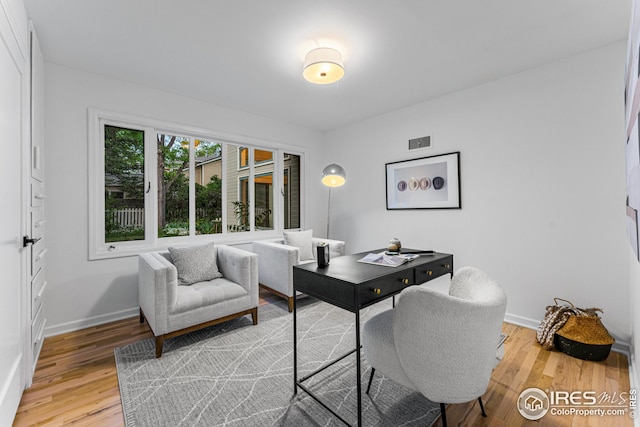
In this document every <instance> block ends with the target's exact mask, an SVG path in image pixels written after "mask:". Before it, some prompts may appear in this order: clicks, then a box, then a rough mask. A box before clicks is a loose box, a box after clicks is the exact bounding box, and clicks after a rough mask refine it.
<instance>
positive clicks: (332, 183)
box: [322, 163, 347, 187]
mask: <svg viewBox="0 0 640 427" xmlns="http://www.w3.org/2000/svg"><path fill="white" fill-rule="evenodd" d="M345 182H347V173H346V172H345V171H344V169H343V168H342V166H340V165H336V164H335V163H332V164H330V165H329V166H327V167H326V168H324V169H323V170H322V183H323V184H324V185H326V186H327V187H341V186H343V185H344V183H345Z"/></svg>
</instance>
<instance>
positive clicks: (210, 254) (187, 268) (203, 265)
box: [169, 243, 222, 285]
mask: <svg viewBox="0 0 640 427" xmlns="http://www.w3.org/2000/svg"><path fill="white" fill-rule="evenodd" d="M169 253H170V254H171V260H172V261H173V265H175V266H176V269H177V270H178V284H180V285H191V284H192V283H196V282H204V281H206V280H213V279H217V278H219V277H222V273H220V271H219V270H218V265H217V264H216V249H215V248H214V246H213V243H208V244H206V245H203V246H192V247H188V248H169Z"/></svg>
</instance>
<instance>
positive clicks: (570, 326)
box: [553, 314, 615, 361]
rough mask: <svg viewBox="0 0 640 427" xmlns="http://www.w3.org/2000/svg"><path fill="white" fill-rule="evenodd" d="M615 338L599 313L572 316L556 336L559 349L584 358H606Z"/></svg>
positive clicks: (555, 341) (555, 342)
mask: <svg viewBox="0 0 640 427" xmlns="http://www.w3.org/2000/svg"><path fill="white" fill-rule="evenodd" d="M614 342H615V340H614V339H613V337H612V336H611V335H610V334H609V331H607V328H605V326H604V325H603V324H602V321H601V320H600V317H599V316H598V315H597V314H594V315H593V316H571V317H569V319H568V320H567V322H566V323H565V324H564V326H563V327H562V328H560V329H559V330H558V331H557V332H556V334H555V337H554V341H553V343H554V345H555V346H556V348H557V349H558V350H560V351H561V352H563V353H566V354H568V355H570V356H573V357H576V358H578V359H582V360H596V361H599V360H604V359H606V358H607V357H609V352H610V351H611V346H612V345H613V343H614Z"/></svg>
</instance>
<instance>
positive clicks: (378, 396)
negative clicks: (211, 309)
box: [115, 297, 440, 427]
mask: <svg viewBox="0 0 640 427" xmlns="http://www.w3.org/2000/svg"><path fill="white" fill-rule="evenodd" d="M390 304H391V302H390V301H384V302H382V303H379V304H378V305H376V306H373V307H370V308H368V309H366V310H363V311H361V324H364V321H365V320H366V319H367V318H369V317H371V316H372V315H373V314H375V313H377V312H380V311H382V310H385V309H388V308H390ZM298 343H299V344H298V349H299V351H298V372H299V373H298V375H299V378H300V377H303V376H304V375H305V374H307V373H309V372H312V371H314V370H315V369H317V368H319V367H321V366H323V365H324V364H326V362H327V361H330V360H333V359H335V358H336V357H337V356H340V355H342V354H344V353H346V352H347V351H349V350H350V349H353V348H355V333H354V315H353V314H352V313H349V312H347V311H344V310H341V309H339V308H336V307H333V306H331V305H329V304H326V303H323V302H320V301H317V300H315V299H313V298H310V297H307V298H302V299H299V300H298ZM115 357H116V366H117V371H118V381H119V383H120V395H121V398H122V406H123V411H124V417H125V423H126V425H127V427H142V426H154V427H159V426H171V427H177V426H207V427H211V426H261V427H262V426H296V427H298V426H341V425H344V424H342V423H341V422H340V420H338V419H337V418H335V417H334V416H333V415H332V414H331V413H329V412H328V411H327V410H326V409H325V408H323V407H322V406H321V405H320V404H318V402H316V401H315V400H313V399H312V398H311V397H309V395H307V394H306V393H305V392H304V391H302V390H299V391H298V393H297V394H296V395H294V394H293V317H292V315H291V314H290V313H289V312H288V311H287V310H286V308H284V305H279V304H267V305H265V306H261V307H260V308H259V324H258V325H256V326H253V325H252V324H251V320H250V318H248V317H247V316H245V317H244V318H240V319H235V320H232V321H229V322H226V323H224V324H220V325H216V326H212V327H210V328H207V329H203V330H201V331H197V332H193V333H190V334H186V335H183V336H181V337H177V338H173V339H170V340H167V341H166V342H165V344H164V351H163V353H162V357H161V358H160V359H156V358H155V347H154V341H153V340H152V339H147V340H145V341H140V342H137V343H133V344H130V345H127V346H125V347H121V348H117V349H116V350H115ZM355 357H356V356H355V354H353V355H351V356H348V357H346V358H345V359H343V360H342V361H340V362H338V363H336V364H335V365H333V366H331V367H330V368H328V369H326V370H325V371H323V372H322V373H321V374H318V375H316V376H313V377H312V378H310V379H309V380H307V381H305V383H304V384H305V385H307V386H308V387H309V388H310V389H311V390H312V391H313V392H314V393H315V394H316V395H318V396H320V398H321V399H322V400H323V401H325V402H327V403H328V404H329V405H330V406H331V407H332V408H335V410H336V411H337V412H338V413H339V414H340V415H341V416H342V417H343V418H345V419H346V420H347V421H349V422H350V423H351V424H355V423H356V420H357V416H356V393H355V390H356V385H355V379H356V375H355V371H356V369H355ZM370 372H371V371H370V368H369V365H368V364H367V363H366V361H364V359H363V363H362V388H363V397H362V405H363V425H365V426H431V425H432V424H433V423H434V421H436V420H437V418H438V417H439V415H440V409H439V406H438V405H437V404H435V403H433V402H431V401H429V400H427V399H426V398H425V397H424V396H422V395H421V394H419V393H414V392H411V391H409V390H407V389H405V388H403V387H402V386H399V385H397V384H395V383H393V382H392V381H390V380H387V379H385V378H384V377H383V376H382V375H378V374H376V375H375V377H374V382H373V384H372V386H371V392H370V394H369V395H367V394H364V389H365V388H366V384H367V381H368V378H369V374H370Z"/></svg>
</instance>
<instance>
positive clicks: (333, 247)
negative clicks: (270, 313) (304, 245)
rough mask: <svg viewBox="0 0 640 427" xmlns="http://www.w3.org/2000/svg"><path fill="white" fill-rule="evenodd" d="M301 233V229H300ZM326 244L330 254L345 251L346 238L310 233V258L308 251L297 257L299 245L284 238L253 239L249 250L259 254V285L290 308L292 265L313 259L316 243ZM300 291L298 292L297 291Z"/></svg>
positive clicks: (291, 299) (314, 260)
mask: <svg viewBox="0 0 640 427" xmlns="http://www.w3.org/2000/svg"><path fill="white" fill-rule="evenodd" d="M302 233H303V232H302ZM321 242H322V243H326V244H328V245H329V254H330V257H331V258H335V257H339V256H341V255H344V253H345V242H343V241H342V240H333V239H322V238H317V237H311V248H309V250H310V251H311V258H309V255H308V251H304V252H307V255H306V256H304V255H303V257H302V259H301V258H300V254H301V250H300V248H299V247H296V246H291V245H285V244H284V239H269V240H258V241H255V242H253V249H252V251H253V252H254V253H256V254H257V255H258V272H259V273H258V277H259V278H258V281H259V282H260V286H261V287H262V288H264V289H266V290H268V291H269V292H272V293H274V294H276V295H278V296H279V297H282V298H284V299H285V300H287V303H288V308H289V312H291V311H292V310H293V298H294V295H293V266H294V265H298V264H305V263H309V262H316V259H315V256H316V253H317V249H316V248H317V247H318V243H321ZM298 294H299V293H298Z"/></svg>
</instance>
